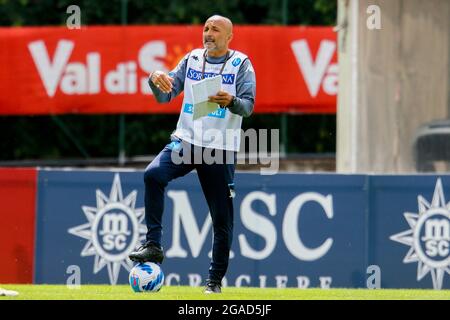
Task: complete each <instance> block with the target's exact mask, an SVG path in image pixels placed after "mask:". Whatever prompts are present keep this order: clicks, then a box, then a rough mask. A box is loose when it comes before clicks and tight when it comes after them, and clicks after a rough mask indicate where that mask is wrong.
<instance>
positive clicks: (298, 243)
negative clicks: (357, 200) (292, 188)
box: [166, 190, 334, 261]
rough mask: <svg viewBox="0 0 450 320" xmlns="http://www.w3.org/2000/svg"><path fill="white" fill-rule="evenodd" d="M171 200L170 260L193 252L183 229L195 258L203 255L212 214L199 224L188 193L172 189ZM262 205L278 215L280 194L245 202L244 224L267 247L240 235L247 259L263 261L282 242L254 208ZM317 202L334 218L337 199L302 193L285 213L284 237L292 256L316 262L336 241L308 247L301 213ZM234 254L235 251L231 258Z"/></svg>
mask: <svg viewBox="0 0 450 320" xmlns="http://www.w3.org/2000/svg"><path fill="white" fill-rule="evenodd" d="M167 195H168V196H169V198H171V199H172V200H173V203H174V206H173V225H172V245H171V247H170V248H169V249H168V250H167V253H166V257H167V258H186V257H188V253H189V251H188V250H186V249H185V248H183V246H182V242H181V239H182V238H181V230H182V228H183V230H184V234H185V237H186V239H187V244H188V245H189V249H190V253H191V255H192V257H194V258H196V257H198V256H199V255H200V253H201V251H202V248H203V245H204V243H205V241H206V239H207V235H208V233H209V231H210V229H211V227H212V223H211V218H210V216H209V215H208V216H207V218H206V219H205V221H204V222H203V223H202V224H200V225H199V224H197V219H196V218H195V214H194V210H193V209H192V206H191V204H190V202H189V198H188V193H187V192H186V191H175V190H170V191H168V192H167ZM255 202H259V203H261V204H263V205H264V206H266V207H267V211H268V212H269V215H270V216H275V215H276V214H277V211H276V194H268V193H265V192H261V191H254V192H250V193H249V194H248V195H246V196H245V198H244V199H243V200H242V203H241V209H240V213H241V221H242V224H243V225H244V227H245V228H247V229H248V230H250V231H252V232H253V233H255V234H257V235H259V236H260V237H262V238H263V239H264V242H265V245H264V247H263V248H262V249H261V248H260V249H256V248H253V247H252V246H251V242H249V241H248V239H249V238H248V237H247V236H246V235H244V234H239V235H238V241H239V247H240V252H241V254H242V256H243V257H246V258H248V259H253V260H263V259H266V258H268V257H269V256H270V255H271V254H272V253H273V251H274V250H275V245H276V244H277V241H278V234H277V229H276V227H275V225H274V223H273V222H272V221H271V220H270V219H269V218H268V217H266V216H265V215H263V214H261V213H260V212H257V211H255V210H254V209H253V206H252V205H253V203H255ZM307 203H310V204H311V203H316V204H318V205H319V206H320V207H321V208H322V209H323V214H324V215H325V216H326V217H327V218H328V219H332V218H333V215H334V214H333V198H332V196H331V195H327V196H323V195H321V194H319V193H315V192H306V193H302V194H299V195H298V196H296V197H295V198H294V199H292V200H291V201H290V203H289V204H288V206H287V208H286V211H285V212H284V218H283V223H282V238H283V240H284V244H285V246H286V248H287V250H288V251H289V252H290V253H291V255H292V256H294V257H295V258H297V259H298V260H301V261H316V260H319V259H321V258H322V257H324V256H325V255H326V254H327V253H328V251H329V250H330V248H331V246H332V245H333V239H332V238H331V237H328V238H326V239H324V240H323V241H322V243H321V244H320V245H317V246H316V247H309V246H307V245H306V244H305V243H304V242H303V240H302V238H301V235H300V233H299V228H298V226H299V221H300V219H299V218H300V214H307V213H305V211H306V209H304V205H305V204H307ZM233 256H234V253H233V252H231V257H233Z"/></svg>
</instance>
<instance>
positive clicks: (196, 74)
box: [186, 68, 235, 84]
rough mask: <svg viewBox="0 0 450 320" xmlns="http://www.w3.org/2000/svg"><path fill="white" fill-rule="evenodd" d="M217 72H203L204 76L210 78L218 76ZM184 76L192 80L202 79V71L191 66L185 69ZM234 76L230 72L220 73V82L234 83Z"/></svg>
mask: <svg viewBox="0 0 450 320" xmlns="http://www.w3.org/2000/svg"><path fill="white" fill-rule="evenodd" d="M218 75H219V74H218V73H213V72H205V73H204V78H205V79H206V78H211V77H214V76H218ZM186 76H187V77H188V78H189V79H191V80H194V81H200V80H202V73H201V72H200V71H197V70H194V69H192V68H189V70H188V71H187V74H186ZM234 77H235V75H234V74H232V73H230V74H222V83H223V84H234Z"/></svg>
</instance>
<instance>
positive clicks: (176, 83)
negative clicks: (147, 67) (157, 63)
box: [148, 54, 189, 103]
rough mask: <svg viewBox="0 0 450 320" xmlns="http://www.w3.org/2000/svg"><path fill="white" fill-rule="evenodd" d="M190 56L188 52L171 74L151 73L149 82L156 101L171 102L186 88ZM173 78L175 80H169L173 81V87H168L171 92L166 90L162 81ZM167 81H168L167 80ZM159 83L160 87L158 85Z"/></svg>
mask: <svg viewBox="0 0 450 320" xmlns="http://www.w3.org/2000/svg"><path fill="white" fill-rule="evenodd" d="M188 58H189V54H187V55H186V56H185V57H184V58H183V59H182V60H181V61H180V62H179V63H178V65H177V66H176V67H175V69H173V70H172V71H171V72H169V74H165V73H164V72H162V71H154V72H152V73H151V74H150V77H149V78H148V84H149V85H150V89H151V90H152V92H153V95H154V96H155V98H156V101H158V102H159V103H164V102H170V100H172V99H173V98H175V97H176V96H178V95H179V94H180V93H181V91H183V88H184V79H185V75H186V65H187V59H188ZM170 78H172V79H173V80H172V81H171V80H169V81H170V82H171V88H170V87H169V88H167V87H165V88H167V89H168V90H167V91H169V92H167V93H166V92H164V89H165V88H163V87H162V86H161V85H160V83H161V82H163V81H164V80H167V79H170ZM166 83H167V81H166ZM156 84H158V85H159V88H158V87H157V86H156Z"/></svg>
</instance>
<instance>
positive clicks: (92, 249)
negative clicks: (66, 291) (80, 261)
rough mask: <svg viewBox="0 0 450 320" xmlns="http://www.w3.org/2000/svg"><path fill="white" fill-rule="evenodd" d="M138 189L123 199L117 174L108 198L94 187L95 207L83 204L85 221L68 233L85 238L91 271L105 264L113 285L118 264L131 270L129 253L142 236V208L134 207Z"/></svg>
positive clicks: (86, 254)
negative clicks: (92, 261) (91, 265)
mask: <svg viewBox="0 0 450 320" xmlns="http://www.w3.org/2000/svg"><path fill="white" fill-rule="evenodd" d="M136 197H137V191H136V190H134V191H132V192H131V193H130V194H129V195H128V196H126V197H125V198H124V196H123V194H122V186H121V183H120V176H119V174H116V175H115V176H114V182H113V185H112V188H111V191H110V194H109V197H108V196H106V195H105V194H103V192H102V191H101V190H99V189H97V190H96V198H97V207H88V206H82V210H83V212H84V215H85V216H86V218H87V220H88V222H87V223H85V224H82V225H80V226H77V227H74V228H70V229H69V230H68V232H69V233H70V234H73V235H75V236H78V237H81V238H84V239H86V240H87V243H86V245H85V246H84V248H83V250H82V251H81V256H82V257H87V256H95V261H94V274H97V273H98V272H100V271H101V270H102V269H103V267H105V266H106V267H107V269H108V276H109V280H110V283H111V284H116V283H117V279H118V278H119V272H120V267H121V266H122V267H124V268H125V269H126V270H128V271H130V270H131V268H132V267H133V263H132V262H131V261H130V260H129V259H128V254H129V253H130V252H131V251H133V250H134V249H135V248H136V246H137V245H138V244H139V243H140V241H142V240H144V238H145V230H146V228H145V225H143V224H141V223H142V221H143V220H144V217H145V214H144V213H145V211H144V208H135V205H136Z"/></svg>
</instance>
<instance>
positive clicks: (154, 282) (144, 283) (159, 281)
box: [128, 262, 164, 292]
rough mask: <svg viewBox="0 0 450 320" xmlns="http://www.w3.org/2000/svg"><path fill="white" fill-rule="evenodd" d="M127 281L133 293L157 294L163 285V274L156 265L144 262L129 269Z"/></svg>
mask: <svg viewBox="0 0 450 320" xmlns="http://www.w3.org/2000/svg"><path fill="white" fill-rule="evenodd" d="M128 280H129V283H130V286H131V289H133V291H134V292H157V291H159V290H160V289H161V287H162V285H163V283H164V273H163V271H162V270H161V267H160V266H159V265H158V264H156V263H153V262H144V263H139V264H137V265H135V266H134V267H133V269H131V271H130V276H129V278H128Z"/></svg>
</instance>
